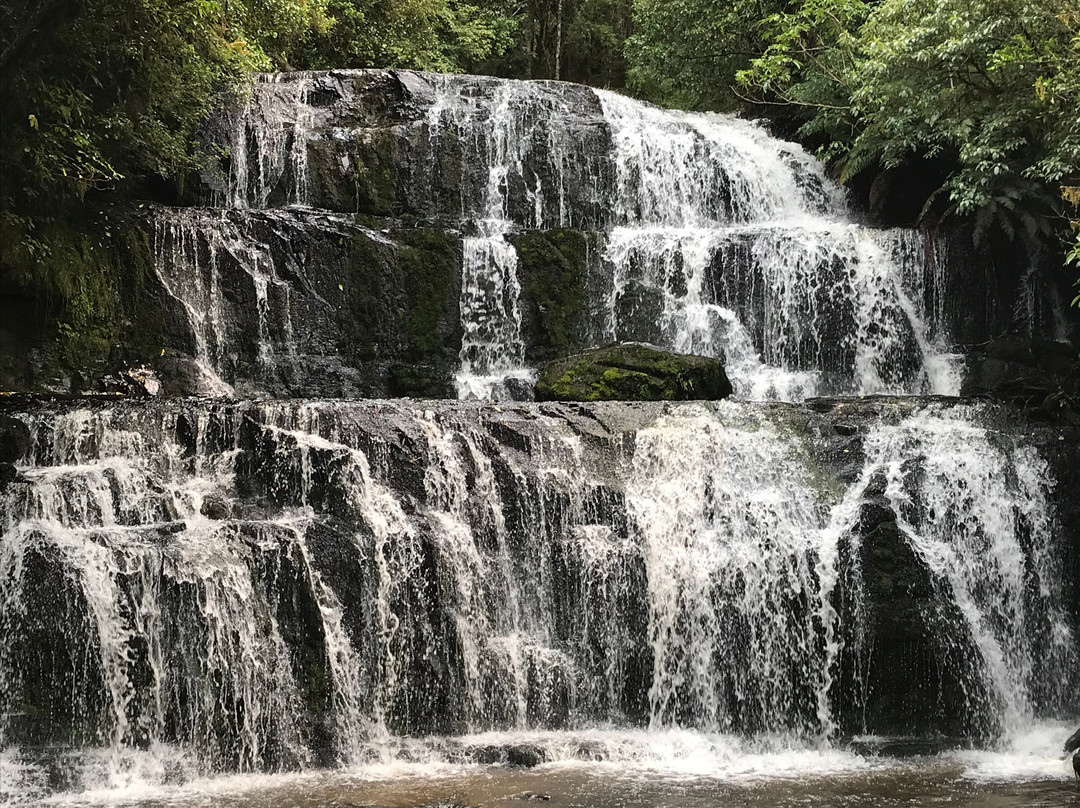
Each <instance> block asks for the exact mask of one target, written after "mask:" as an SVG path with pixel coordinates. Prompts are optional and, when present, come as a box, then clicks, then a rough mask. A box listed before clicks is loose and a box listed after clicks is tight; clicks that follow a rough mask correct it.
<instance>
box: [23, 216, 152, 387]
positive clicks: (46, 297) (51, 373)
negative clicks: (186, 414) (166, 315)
mask: <svg viewBox="0 0 1080 808" xmlns="http://www.w3.org/2000/svg"><path fill="white" fill-rule="evenodd" d="M34 242H35V245H36V246H35V249H34V251H33V254H31V255H27V256H23V257H21V260H20V256H19V255H18V254H17V253H5V259H7V260H6V262H5V266H4V267H3V272H4V275H6V276H7V277H8V278H11V279H13V280H14V281H15V282H16V283H17V284H18V285H19V286H21V287H22V289H24V290H25V294H26V295H27V296H29V297H30V298H31V299H33V300H34V301H35V312H34V314H33V315H32V316H31V317H26V316H25V315H23V316H20V317H19V318H18V319H19V321H20V322H21V323H23V324H24V326H25V325H27V324H31V323H32V325H30V328H31V331H32V333H29V334H23V335H21V338H20V339H19V340H18V344H17V345H15V346H14V347H15V348H18V349H19V350H21V351H27V350H28V349H29V348H30V346H31V345H33V343H34V342H35V341H37V343H38V345H39V346H40V349H41V356H42V357H43V361H42V362H41V363H40V366H39V367H38V368H37V369H36V371H35V375H34V377H33V378H32V379H30V380H28V384H29V387H30V388H31V389H57V388H66V387H70V389H71V390H72V391H74V392H79V391H87V390H95V389H97V383H98V380H99V379H100V378H101V376H103V375H104V374H105V373H106V371H107V370H108V369H109V367H110V364H111V363H113V362H114V361H127V360H131V361H149V360H150V359H152V358H153V357H154V356H155V355H156V353H157V351H159V350H160V344H161V332H162V320H161V318H162V314H161V311H160V307H159V306H157V305H154V304H153V302H152V301H150V300H149V299H148V295H149V283H148V279H149V278H150V277H151V274H152V256H151V253H150V245H149V239H148V237H147V235H146V233H145V232H143V231H142V230H141V229H140V228H139V227H138V225H137V224H135V223H133V222H132V221H130V220H128V219H126V218H123V217H105V216H103V217H101V218H99V219H97V220H94V221H92V222H81V223H77V224H70V225H59V224H52V225H50V226H48V227H46V228H43V229H41V230H39V231H38V232H36V233H35V236H34ZM13 258H14V260H12V259H13ZM7 316H14V314H13V313H9V315H7ZM119 346H123V349H122V350H119V351H118V347H119ZM7 350H12V349H11V348H7ZM5 363H6V364H9V365H11V366H15V365H16V364H17V363H18V357H14V358H12V360H11V361H10V362H9V361H8V360H7V359H5Z"/></svg>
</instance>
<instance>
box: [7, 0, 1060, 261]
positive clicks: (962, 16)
mask: <svg viewBox="0 0 1080 808" xmlns="http://www.w3.org/2000/svg"><path fill="white" fill-rule="evenodd" d="M1077 65H1080V4H1078V2H1077V0H963V2H961V0H879V2H863V0H802V1H801V2H778V0H756V1H755V2H744V1H742V0H736V2H730V1H729V2H720V0H470V2H465V1H464V0H0V108H2V110H3V116H2V122H0V204H2V212H0V217H2V218H0V227H2V230H3V241H2V244H3V250H4V255H3V256H0V257H2V258H3V260H4V263H5V264H7V265H11V264H12V263H13V259H14V258H15V257H16V256H15V255H14V254H13V253H22V256H21V257H22V258H23V259H26V258H27V257H28V256H27V251H28V250H29V251H31V252H32V251H33V250H34V249H46V248H47V245H44V244H43V243H42V242H41V241H40V240H39V241H38V242H35V241H34V234H35V233H36V232H39V231H40V227H41V226H42V222H47V221H51V220H53V219H55V218H56V217H58V216H63V215H66V214H65V211H71V210H77V209H78V207H79V206H80V204H81V201H82V200H85V199H86V198H87V197H88V196H90V197H93V196H95V195H100V194H102V193H110V192H114V191H116V190H121V191H123V190H124V189H127V192H128V193H134V192H136V190H137V192H139V193H143V194H147V193H150V194H152V192H153V191H154V189H155V188H157V187H159V186H161V185H163V184H164V185H167V186H171V187H172V188H173V189H174V192H182V190H183V186H184V183H185V180H186V178H188V177H190V176H191V174H192V172H193V171H195V170H197V169H198V167H199V166H200V165H201V163H202V162H203V161H205V160H207V159H212V155H208V154H206V153H204V151H203V150H202V148H201V146H200V141H199V137H198V132H199V126H200V124H201V122H202V121H203V120H204V119H205V117H206V115H207V114H208V113H209V111H210V110H211V109H212V108H213V106H214V105H215V104H216V103H218V102H219V100H220V98H221V96H222V94H224V93H229V92H233V91H235V88H237V87H238V86H239V85H240V84H241V82H242V81H243V79H244V76H245V75H246V74H248V73H250V72H252V71H256V70H282V69H297V68H301V69H309V68H310V69H319V68H329V67H411V68H421V69H428V70H438V71H460V72H483V73H492V74H496V75H502V76H509V77H518V78H561V79H567V80H573V81H581V82H586V83H591V84H594V85H600V86H609V87H615V88H627V89H628V90H629V91H631V92H633V93H635V94H637V95H640V96H643V97H646V98H648V99H650V100H653V101H656V102H658V103H662V104H669V105H678V106H685V107H691V108H698V109H719V110H742V111H749V112H750V114H753V115H758V116H762V115H764V116H766V117H768V118H770V119H772V120H773V121H774V122H776V123H777V124H778V125H779V126H781V127H782V128H784V130H785V131H787V132H791V133H794V134H795V135H796V136H797V137H799V138H801V139H802V140H803V141H804V142H806V143H807V144H808V145H810V146H812V147H814V148H817V149H818V150H819V154H820V155H821V156H822V157H823V158H824V159H825V160H826V161H828V163H829V164H830V166H831V168H832V170H833V171H834V173H835V175H836V176H837V177H838V178H839V179H841V180H842V181H856V180H861V181H862V182H863V183H864V185H865V186H866V187H867V188H868V189H869V190H868V194H869V200H870V202H871V203H872V204H874V203H876V202H878V201H880V200H881V199H882V198H885V197H888V196H889V195H891V194H897V193H899V191H898V189H901V188H906V189H907V192H908V193H910V187H911V184H912V183H911V182H910V180H909V178H910V176H913V174H915V173H920V172H921V175H922V176H931V177H933V178H935V181H934V182H933V183H932V184H931V185H928V186H927V187H925V189H920V194H921V196H920V198H919V200H918V205H917V206H916V208H915V214H917V215H913V216H912V218H919V219H920V220H921V221H922V222H924V223H928V224H934V223H936V222H937V221H939V220H940V219H942V218H943V217H945V216H947V215H953V214H959V215H963V216H969V217H971V219H972V221H973V222H974V225H975V226H974V230H975V232H976V235H977V236H979V235H981V234H984V233H985V232H987V231H988V230H990V229H995V230H1001V231H1004V232H1005V233H1006V234H1007V235H1010V236H1011V235H1014V234H1018V235H1019V237H1021V238H1024V239H1028V240H1032V241H1033V242H1039V243H1061V242H1060V241H1058V240H1059V239H1064V240H1065V242H1066V243H1067V244H1068V247H1067V248H1066V254H1067V257H1068V259H1069V260H1072V261H1074V262H1077V263H1080V236H1077V231H1076V223H1075V221H1074V222H1073V223H1072V229H1070V225H1069V220H1070V219H1074V220H1075V219H1076V218H1078V214H1077V204H1078V203H1080V69H1078V67H1077Z"/></svg>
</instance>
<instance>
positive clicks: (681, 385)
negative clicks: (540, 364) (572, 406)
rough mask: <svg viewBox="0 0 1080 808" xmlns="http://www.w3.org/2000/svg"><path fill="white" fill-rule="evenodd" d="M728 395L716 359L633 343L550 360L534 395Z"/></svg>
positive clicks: (637, 397)
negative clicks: (553, 360) (670, 351)
mask: <svg viewBox="0 0 1080 808" xmlns="http://www.w3.org/2000/svg"><path fill="white" fill-rule="evenodd" d="M730 394H731V385H730V383H729V382H728V379H727V376H726V375H725V374H724V370H723V366H722V365H721V364H720V363H719V362H718V361H717V360H715V359H709V358H707V357H703V356H690V355H686V354H674V353H669V352H667V351H661V350H658V349H656V348H652V347H649V346H647V345H638V344H629V345H610V346H607V347H605V348H599V349H596V350H594V351H589V352H588V353H586V354H584V355H581V356H577V357H571V358H569V359H564V360H557V361H555V362H551V363H549V364H548V365H547V366H546V367H545V368H544V369H543V371H542V372H541V374H540V379H539V380H538V381H537V384H536V397H537V398H538V399H540V400H557V401H624V400H625V401H684V400H688V399H720V398H724V397H726V396H728V395H730Z"/></svg>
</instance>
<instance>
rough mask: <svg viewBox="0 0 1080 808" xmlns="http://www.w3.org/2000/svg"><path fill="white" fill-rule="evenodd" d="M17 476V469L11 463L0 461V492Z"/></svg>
mask: <svg viewBox="0 0 1080 808" xmlns="http://www.w3.org/2000/svg"><path fill="white" fill-rule="evenodd" d="M18 476H19V470H18V469H17V468H15V465H14V464H13V463H0V494H2V493H3V492H4V491H5V490H6V489H7V487H8V486H9V485H11V483H13V482H15V480H16V479H17V478H18Z"/></svg>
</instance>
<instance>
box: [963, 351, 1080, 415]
mask: <svg viewBox="0 0 1080 808" xmlns="http://www.w3.org/2000/svg"><path fill="white" fill-rule="evenodd" d="M966 353H967V360H966V364H967V375H966V377H965V379H964V384H963V386H962V387H961V390H960V393H961V395H964V396H990V397H993V398H997V399H1001V400H1006V401H1016V402H1019V403H1039V402H1041V401H1042V400H1043V399H1045V398H1046V397H1047V396H1048V395H1050V394H1051V393H1054V392H1056V391H1057V390H1058V389H1060V387H1061V383H1062V380H1063V379H1064V378H1065V377H1066V376H1068V374H1069V373H1070V371H1072V369H1073V368H1074V367H1075V366H1076V364H1077V362H1078V361H1080V356H1078V353H1077V349H1076V347H1075V346H1074V345H1071V344H1070V343H1067V342H1052V341H1050V340H1029V339H1021V338H1019V337H1010V338H999V339H996V340H993V341H991V342H986V343H983V344H980V345H975V346H971V347H970V348H969V349H968V350H967V351H966Z"/></svg>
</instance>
